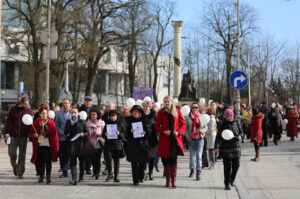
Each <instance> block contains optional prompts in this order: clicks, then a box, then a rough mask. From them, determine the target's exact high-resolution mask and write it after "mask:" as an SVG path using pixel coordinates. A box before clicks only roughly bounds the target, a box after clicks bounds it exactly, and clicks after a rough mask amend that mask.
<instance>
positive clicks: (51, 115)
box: [48, 111, 55, 120]
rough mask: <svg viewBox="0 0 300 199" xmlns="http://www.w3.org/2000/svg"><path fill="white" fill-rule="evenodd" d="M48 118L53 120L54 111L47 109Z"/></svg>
mask: <svg viewBox="0 0 300 199" xmlns="http://www.w3.org/2000/svg"><path fill="white" fill-rule="evenodd" d="M48 118H50V119H52V120H54V118H55V113H54V111H49V112H48Z"/></svg>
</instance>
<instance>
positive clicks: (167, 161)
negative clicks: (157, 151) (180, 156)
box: [161, 156, 177, 166]
mask: <svg viewBox="0 0 300 199" xmlns="http://www.w3.org/2000/svg"><path fill="white" fill-rule="evenodd" d="M161 161H162V163H163V165H164V166H170V165H177V156H176V157H174V158H161Z"/></svg>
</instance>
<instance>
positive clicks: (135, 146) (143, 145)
mask: <svg viewBox="0 0 300 199" xmlns="http://www.w3.org/2000/svg"><path fill="white" fill-rule="evenodd" d="M135 122H142V124H143V130H144V131H145V132H146V134H145V135H144V137H140V138H134V137H133V133H132V132H131V129H132V123H135ZM149 131H150V128H149V125H147V123H146V119H145V117H144V116H142V117H141V118H140V119H137V118H134V117H133V116H130V118H129V120H128V123H127V130H126V136H125V138H126V157H127V161H129V162H147V161H148V150H149V142H148V137H149Z"/></svg>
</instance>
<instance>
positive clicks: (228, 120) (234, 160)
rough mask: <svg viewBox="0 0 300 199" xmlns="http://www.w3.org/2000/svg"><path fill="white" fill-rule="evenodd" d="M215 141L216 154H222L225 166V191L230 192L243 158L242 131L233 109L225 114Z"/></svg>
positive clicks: (227, 110)
mask: <svg viewBox="0 0 300 199" xmlns="http://www.w3.org/2000/svg"><path fill="white" fill-rule="evenodd" d="M218 132H219V133H218V134H217V137H216V141H215V152H216V153H220V156H221V157H222V158H223V165H224V178H225V179H224V184H225V190H230V189H231V188H230V186H229V184H231V186H234V180H235V177H236V174H237V172H238V169H239V167H240V157H241V144H240V140H241V138H242V137H241V135H242V134H243V132H242V129H241V127H240V125H239V124H238V122H237V121H235V120H234V113H233V111H232V110H231V109H226V110H225V112H224V120H223V121H222V123H221V125H220V128H219V129H218Z"/></svg>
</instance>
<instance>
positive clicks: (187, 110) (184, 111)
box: [181, 105, 191, 116]
mask: <svg viewBox="0 0 300 199" xmlns="http://www.w3.org/2000/svg"><path fill="white" fill-rule="evenodd" d="M190 112H191V109H190V107H189V106H188V105H184V106H183V107H181V113H182V115H183V116H187V115H188V114H189V113H190Z"/></svg>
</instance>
